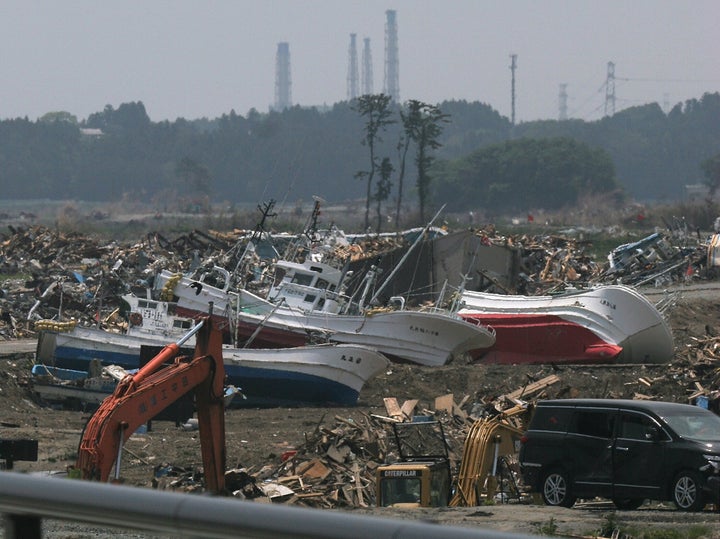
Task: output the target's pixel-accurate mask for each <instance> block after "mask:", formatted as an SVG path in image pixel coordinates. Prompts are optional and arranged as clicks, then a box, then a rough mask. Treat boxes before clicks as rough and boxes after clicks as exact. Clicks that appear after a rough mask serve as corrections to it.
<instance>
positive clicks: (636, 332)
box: [458, 285, 674, 364]
mask: <svg viewBox="0 0 720 539" xmlns="http://www.w3.org/2000/svg"><path fill="white" fill-rule="evenodd" d="M462 305H463V307H462V308H461V309H460V310H459V311H458V314H459V315H460V316H461V317H463V318H465V319H466V320H471V321H475V322H478V323H481V324H485V325H488V326H491V327H492V328H493V329H494V330H495V333H496V340H495V344H494V346H493V347H492V348H490V349H489V350H487V351H486V352H485V353H484V354H483V356H482V361H483V362H485V363H507V364H513V363H514V364H519V363H579V364H582V363H668V362H670V360H671V359H672V357H673V353H674V345H673V337H672V332H671V330H670V327H669V325H668V324H667V323H666V321H665V320H664V318H663V316H662V314H661V313H660V312H659V311H658V309H657V308H656V307H655V306H654V305H653V304H652V303H650V302H649V301H648V300H647V298H645V297H644V296H643V295H642V294H640V293H639V292H637V291H636V290H634V289H632V288H630V287H627V286H621V285H607V286H598V287H596V288H590V289H583V290H568V291H566V292H563V293H560V294H556V295H545V296H512V295H508V296H505V295H500V294H489V293H483V292H471V291H465V292H463V293H462Z"/></svg>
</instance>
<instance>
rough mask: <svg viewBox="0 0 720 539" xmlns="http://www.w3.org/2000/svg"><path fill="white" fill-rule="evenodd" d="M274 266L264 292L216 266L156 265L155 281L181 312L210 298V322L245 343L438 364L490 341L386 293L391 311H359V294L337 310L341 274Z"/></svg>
mask: <svg viewBox="0 0 720 539" xmlns="http://www.w3.org/2000/svg"><path fill="white" fill-rule="evenodd" d="M275 271H276V274H275V280H274V283H273V285H272V286H271V287H270V291H269V293H268V296H267V298H262V297H260V296H257V295H255V294H252V293H251V292H248V291H247V290H240V291H239V292H236V291H233V290H231V289H230V277H229V274H228V272H227V271H226V270H224V269H223V268H219V267H216V268H214V272H215V273H216V274H219V275H220V277H219V278H213V279H212V283H213V284H211V283H210V282H209V280H208V279H207V274H206V275H205V276H201V277H200V278H198V279H194V278H192V277H190V276H181V275H177V274H172V273H170V272H168V271H163V272H161V273H160V274H159V275H158V276H157V277H156V280H155V286H156V288H157V290H158V291H161V292H160V294H161V295H162V296H164V297H167V298H172V300H173V301H174V302H176V304H177V310H178V313H179V314H181V315H183V316H186V317H194V316H198V315H199V314H201V313H205V312H207V311H208V307H209V305H211V304H212V311H213V313H214V316H215V317H216V318H217V320H218V322H219V323H221V324H222V323H226V324H228V331H230V332H234V334H235V338H236V339H237V340H238V342H243V341H244V342H245V343H248V341H249V345H251V346H260V347H288V346H302V345H306V344H309V343H313V342H333V343H342V344H355V345H363V346H369V347H371V348H373V349H376V350H378V351H380V352H382V353H383V354H384V355H386V356H388V357H390V358H392V359H394V360H396V361H402V362H410V363H416V364H419V365H424V366H440V365H444V364H445V363H447V362H448V361H450V360H451V359H452V358H455V357H461V356H463V355H464V354H466V353H469V352H473V353H476V354H480V353H482V352H483V351H484V350H487V349H488V348H490V347H491V346H492V345H493V343H494V342H495V335H494V333H493V331H492V330H491V329H489V328H487V327H485V326H483V325H481V324H478V323H476V322H471V323H469V322H467V321H465V320H463V319H462V318H461V317H459V316H457V315H454V314H450V313H449V312H447V311H445V310H441V309H432V308H431V309H428V310H424V311H423V310H409V309H405V308H403V307H404V302H403V300H402V298H392V301H394V302H396V303H397V306H398V307H399V308H397V309H390V308H385V309H367V308H364V307H363V305H364V301H363V299H362V298H361V299H360V301H359V303H358V307H357V311H358V312H357V313H356V314H348V313H346V312H344V311H343V309H346V308H347V307H349V306H350V305H351V303H352V302H351V301H350V298H346V297H345V296H344V294H343V288H342V279H343V275H342V272H340V271H338V270H337V269H335V268H334V267H332V266H330V265H328V264H324V263H322V262H316V261H313V260H310V259H306V260H305V261H304V262H302V263H296V262H290V261H286V260H280V261H278V262H277V263H276V265H275ZM217 283H222V284H221V286H216V284H217ZM246 345H248V344H246Z"/></svg>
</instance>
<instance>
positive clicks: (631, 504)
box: [613, 498, 645, 511]
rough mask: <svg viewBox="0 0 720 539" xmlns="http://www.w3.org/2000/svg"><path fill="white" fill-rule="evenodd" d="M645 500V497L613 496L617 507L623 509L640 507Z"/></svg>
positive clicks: (630, 509) (629, 509) (632, 509)
mask: <svg viewBox="0 0 720 539" xmlns="http://www.w3.org/2000/svg"><path fill="white" fill-rule="evenodd" d="M644 501H645V500H644V499H643V498H613V503H614V504H615V507H617V508H618V509H620V510H621V511H634V510H635V509H637V508H638V507H640V506H641V505H642V504H643V502H644Z"/></svg>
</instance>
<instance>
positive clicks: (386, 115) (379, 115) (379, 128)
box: [353, 94, 395, 229]
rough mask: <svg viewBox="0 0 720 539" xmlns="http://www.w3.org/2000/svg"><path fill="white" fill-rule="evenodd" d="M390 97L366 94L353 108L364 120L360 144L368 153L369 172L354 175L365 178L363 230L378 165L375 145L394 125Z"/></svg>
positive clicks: (368, 220) (367, 217)
mask: <svg viewBox="0 0 720 539" xmlns="http://www.w3.org/2000/svg"><path fill="white" fill-rule="evenodd" d="M391 101H392V97H391V96H389V95H385V94H366V95H362V96H360V97H359V98H358V99H357V103H356V104H355V106H354V107H353V109H354V110H356V111H357V112H359V113H360V116H362V117H364V118H365V136H364V137H363V140H362V143H363V144H364V145H367V147H368V149H369V151H370V166H369V170H361V171H359V172H357V173H356V174H355V177H356V178H358V179H364V178H367V196H366V198H365V229H367V228H368V227H369V226H370V200H371V198H372V196H371V192H372V184H373V178H374V176H375V171H376V170H378V168H379V166H380V165H379V164H378V162H377V158H376V157H375V150H376V144H377V143H378V142H382V136H381V134H382V133H383V132H384V131H385V129H386V128H387V126H388V125H391V124H393V123H395V120H392V119H391V118H390V116H391V114H392V111H391V110H390V102H391Z"/></svg>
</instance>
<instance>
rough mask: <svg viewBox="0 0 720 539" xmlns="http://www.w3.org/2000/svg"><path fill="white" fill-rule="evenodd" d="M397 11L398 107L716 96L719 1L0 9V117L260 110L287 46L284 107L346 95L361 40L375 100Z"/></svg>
mask: <svg viewBox="0 0 720 539" xmlns="http://www.w3.org/2000/svg"><path fill="white" fill-rule="evenodd" d="M388 9H394V10H396V12H397V23H398V43H399V57H400V98H401V100H406V99H419V100H421V101H425V102H428V103H439V102H441V101H443V100H449V99H465V100H468V101H481V102H483V103H487V104H489V105H490V106H492V107H493V108H495V109H496V110H498V111H499V112H500V113H501V114H502V115H504V116H507V117H509V116H510V113H511V98H510V95H511V91H510V87H511V71H510V69H509V66H510V55H511V54H517V69H516V72H515V75H516V77H515V78H516V118H517V121H529V120H536V119H557V117H558V110H559V108H558V94H559V85H560V84H561V83H565V84H567V94H568V99H567V109H568V115H569V116H570V117H574V118H581V119H585V120H594V119H597V118H599V117H601V116H602V114H603V111H604V105H605V81H606V76H607V64H608V62H614V63H615V77H616V81H615V95H616V110H621V109H623V108H627V107H628V106H634V105H640V104H644V103H649V102H658V103H659V104H660V105H661V106H663V107H664V108H665V107H666V106H667V105H670V106H672V105H674V104H675V103H677V102H680V101H684V100H686V99H690V98H699V97H701V96H702V94H703V93H705V92H717V91H720V53H718V43H720V39H719V38H718V35H720V30H718V27H719V24H718V23H720V0H388V1H378V0H361V1H344V0H215V1H208V0H195V1H190V0H166V1H158V0H42V1H37V0H0V51H2V52H1V53H0V65H1V66H2V70H1V72H2V75H1V77H2V83H1V84H0V119H7V118H16V117H25V116H27V117H28V118H30V119H31V120H35V119H36V118H38V117H39V116H42V115H43V114H45V113H46V112H50V111H59V110H64V111H68V112H70V113H72V114H74V115H76V116H77V117H78V118H79V119H85V118H87V116H88V115H89V114H91V113H93V112H98V111H101V110H102V109H103V108H104V107H105V105H108V104H109V105H112V106H113V107H115V108H117V107H118V106H119V105H120V104H122V103H127V102H130V101H142V102H143V103H144V104H145V107H146V109H147V112H148V114H149V116H150V118H151V119H152V120H153V121H161V120H171V121H172V120H175V119H176V118H178V117H182V118H186V119H196V118H202V117H207V118H216V117H218V116H221V115H222V114H225V113H228V112H230V110H232V109H234V110H235V111H236V112H237V113H238V114H242V115H245V114H246V113H247V111H248V110H249V109H250V108H253V107H254V108H256V109H257V110H259V111H261V112H265V111H267V110H268V107H269V106H270V105H271V104H272V103H273V101H274V94H275V55H276V52H277V44H278V43H279V42H288V43H289V44H290V62H291V77H292V101H293V104H299V105H322V104H328V105H331V104H333V103H335V102H338V101H342V100H345V99H346V97H347V71H348V48H349V43H350V34H351V33H356V34H357V40H358V56H359V59H360V57H361V51H362V44H363V38H365V37H368V38H370V40H371V47H372V57H373V67H374V70H373V71H374V76H373V78H374V91H375V92H376V93H379V92H381V91H382V90H383V82H384V80H383V79H384V76H383V72H384V69H383V66H384V55H385V51H384V48H385V47H384V42H385V21H386V17H385V11H386V10H388Z"/></svg>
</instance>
